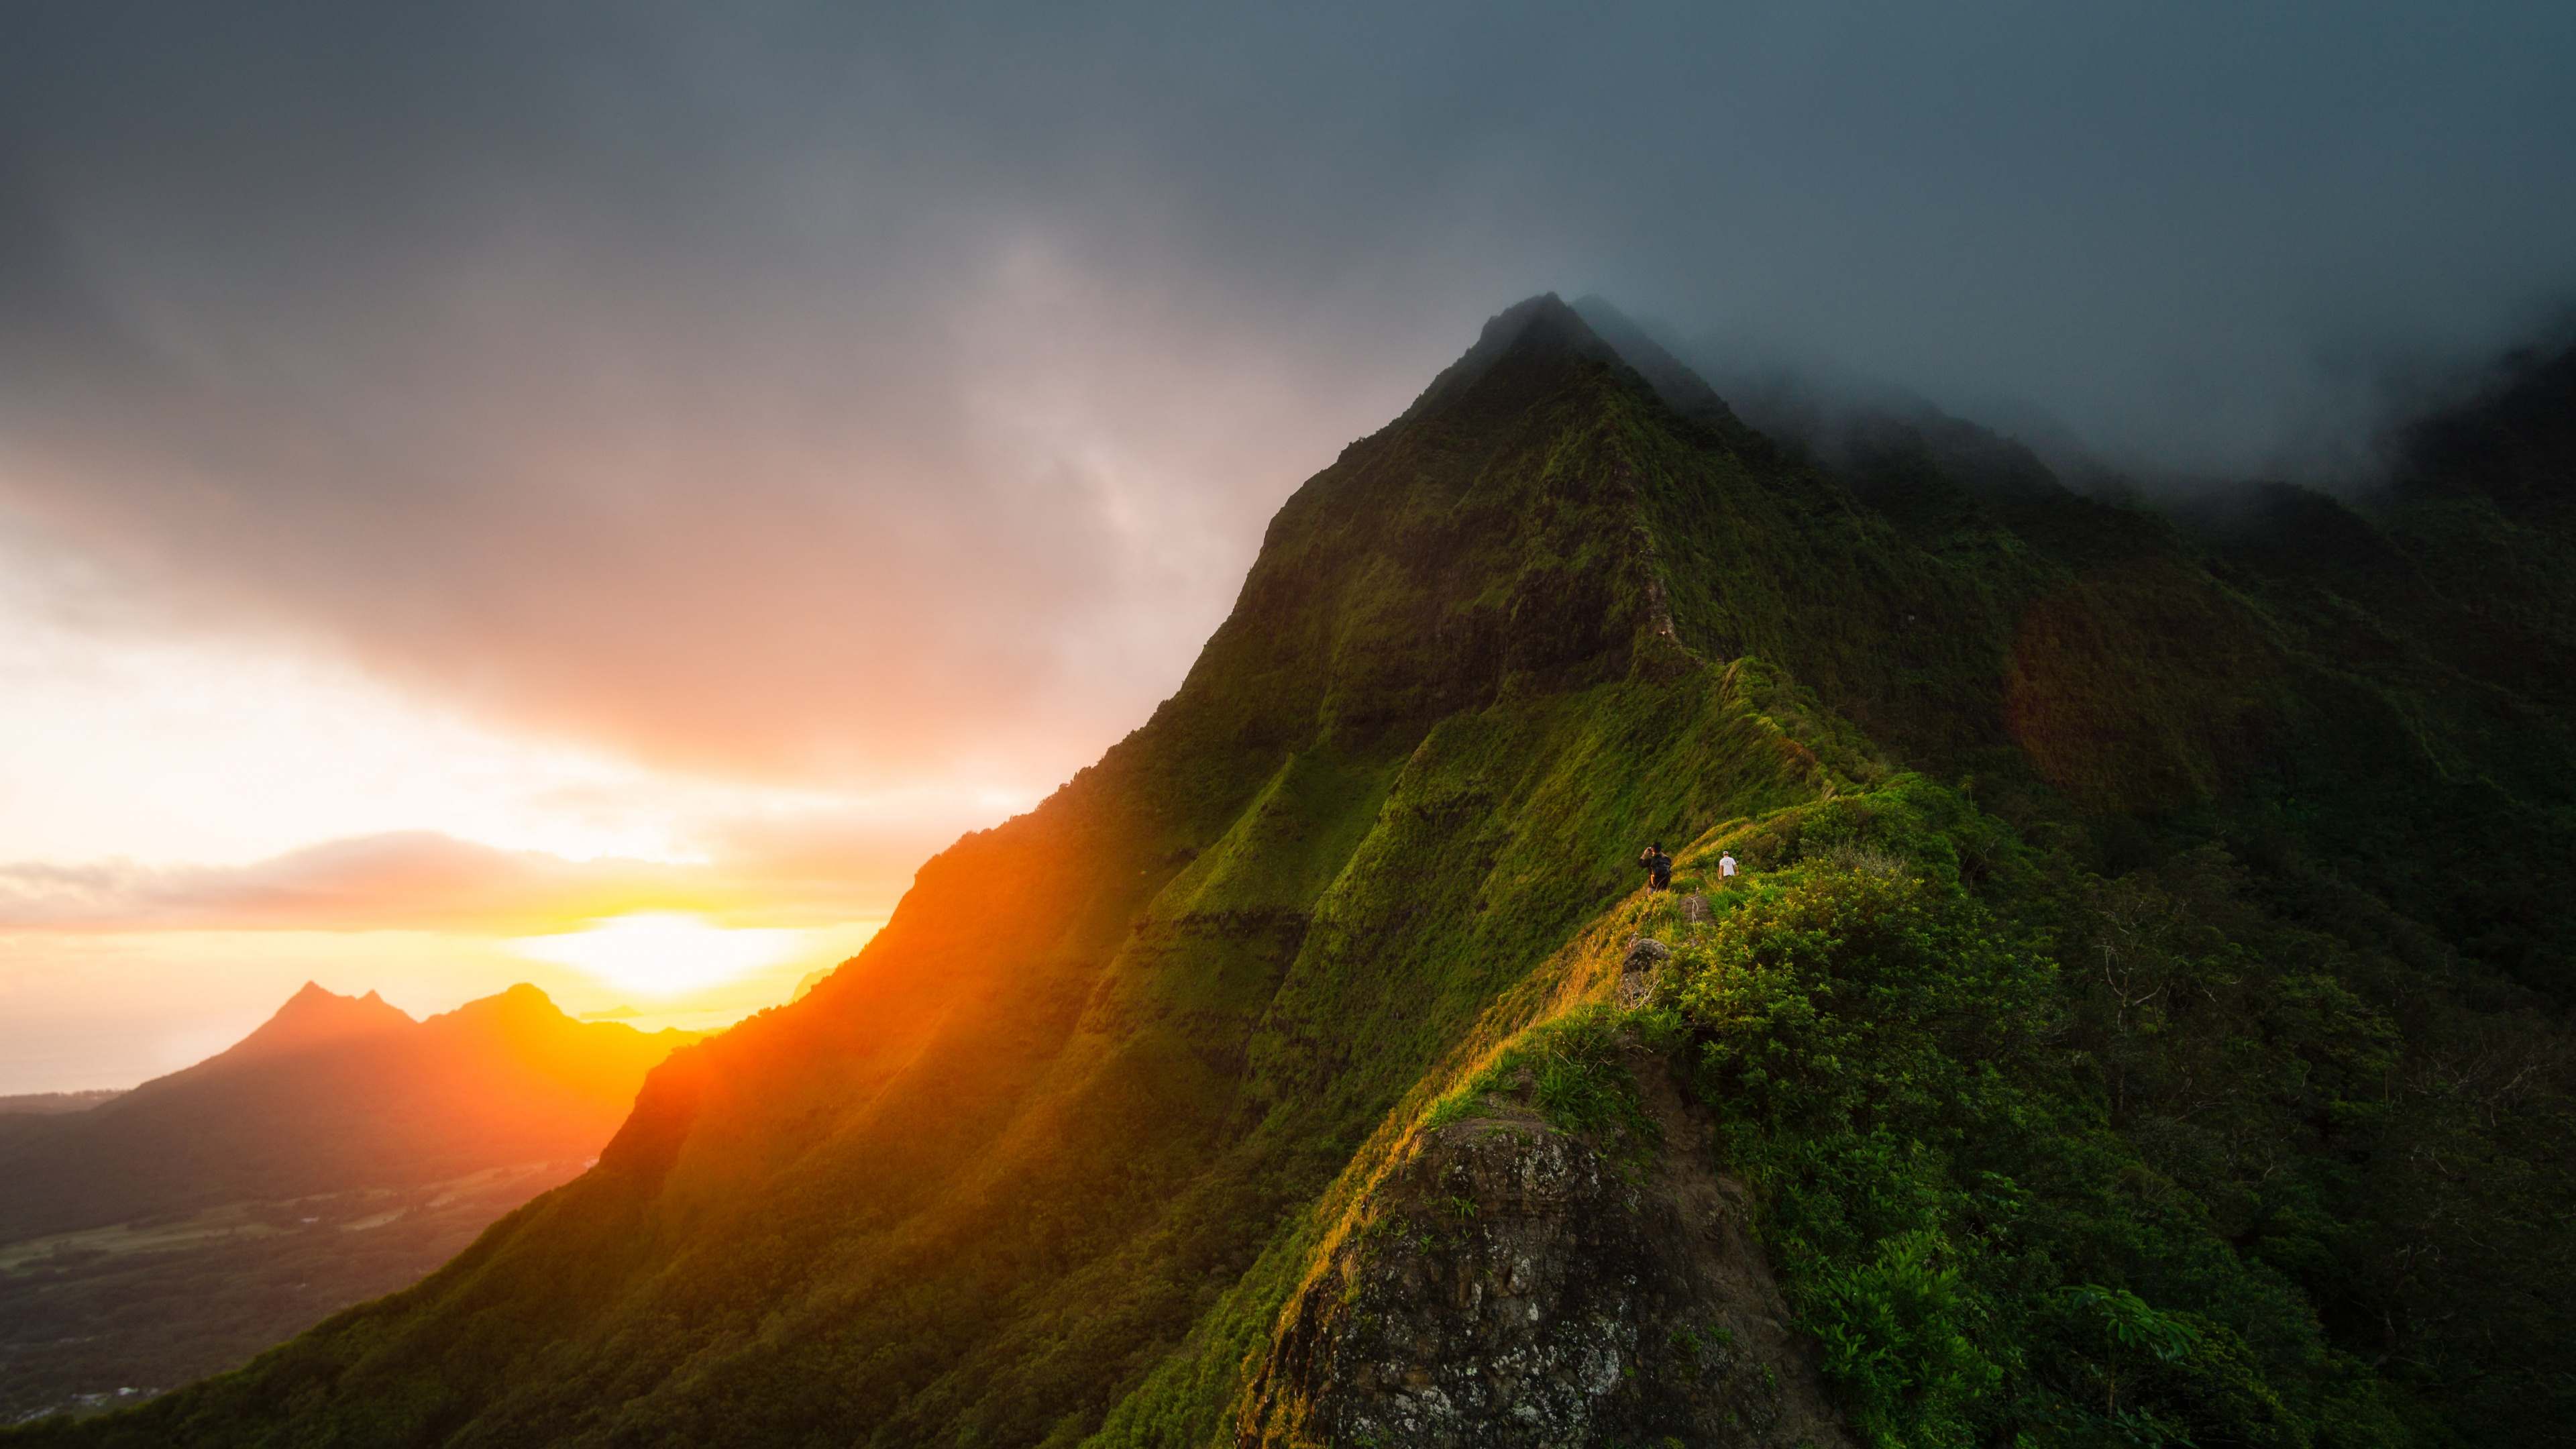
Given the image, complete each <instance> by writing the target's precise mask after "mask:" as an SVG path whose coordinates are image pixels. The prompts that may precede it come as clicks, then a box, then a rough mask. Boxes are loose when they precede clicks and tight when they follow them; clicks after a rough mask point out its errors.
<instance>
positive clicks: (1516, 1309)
mask: <svg viewBox="0 0 2576 1449" xmlns="http://www.w3.org/2000/svg"><path fill="white" fill-rule="evenodd" d="M1633 1065H1634V1069H1635V1076H1636V1079H1637V1085H1638V1096H1639V1101H1640V1105H1641V1106H1643V1107H1644V1109H1645V1111H1646V1114H1647V1117H1648V1118H1649V1119H1650V1121H1651V1124H1652V1128H1653V1129H1654V1130H1653V1133H1652V1134H1651V1135H1652V1137H1653V1138H1654V1139H1655V1140H1647V1139H1648V1134H1645V1133H1637V1132H1627V1131H1621V1130H1618V1129H1615V1128H1614V1129H1611V1130H1610V1131H1608V1132H1606V1133H1601V1134H1593V1133H1581V1134H1578V1133H1569V1132H1565V1131H1561V1130H1559V1129H1557V1128H1555V1127H1553V1126H1550V1125H1549V1124H1548V1123H1547V1122H1546V1121H1545V1120H1543V1119H1542V1118H1541V1117H1540V1116H1539V1115H1538V1114H1537V1113H1535V1112H1532V1111H1529V1110H1527V1109H1526V1108H1525V1107H1523V1106H1522V1105H1520V1104H1519V1103H1518V1102H1516V1101H1512V1100H1510V1099H1508V1098H1506V1097H1503V1096H1501V1095H1499V1094H1498V1095H1496V1096H1494V1097H1490V1098H1488V1099H1487V1100H1486V1102H1485V1104H1484V1107H1483V1110H1484V1111H1486V1112H1488V1113H1490V1115H1480V1116H1473V1117H1469V1118H1467V1119H1466V1120H1463V1121H1457V1122H1452V1123H1450V1124H1448V1125H1446V1126H1442V1127H1438V1128H1436V1129H1433V1130H1429V1131H1426V1132H1424V1133H1422V1134H1421V1135H1420V1136H1419V1137H1417V1138H1416V1139H1415V1140H1414V1142H1413V1144H1412V1146H1411V1147H1410V1149H1409V1150H1408V1151H1407V1153H1406V1154H1405V1155H1404V1156H1403V1157H1402V1159H1401V1160H1400V1161H1398V1162H1397V1163H1396V1164H1395V1165H1394V1166H1393V1168H1392V1169H1391V1170H1390V1171H1389V1172H1388V1173H1387V1174H1386V1176H1385V1177H1384V1178H1383V1179H1381V1180H1380V1181H1379V1183H1378V1184H1377V1185H1376V1186H1375V1187H1374V1188H1373V1189H1371V1191H1370V1192H1369V1193H1368V1194H1367V1196H1366V1197H1365V1198H1364V1199H1363V1201H1362V1203H1361V1206H1360V1207H1359V1209H1358V1211H1357V1212H1356V1213H1355V1214H1354V1220H1353V1224H1352V1226H1351V1228H1350V1230H1349V1231H1348V1232H1347V1233H1345V1234H1344V1235H1343V1236H1342V1238H1341V1239H1340V1241H1339V1242H1338V1243H1337V1244H1335V1245H1334V1246H1333V1247H1332V1248H1330V1249H1329V1250H1328V1251H1327V1252H1326V1253H1325V1254H1323V1255H1322V1258H1321V1261H1320V1263H1319V1264H1318V1267H1317V1269H1316V1271H1315V1272H1314V1273H1312V1274H1311V1275H1310V1276H1309V1277H1308V1279H1307V1281H1306V1282H1305V1284H1304V1285H1303V1286H1302V1287H1301V1288H1300V1289H1299V1290H1298V1292H1297V1294H1296V1296H1295V1298H1294V1299H1292V1300H1291V1302H1290V1304H1289V1306H1288V1309H1287V1311H1286V1313H1285V1314H1284V1315H1283V1316H1282V1319H1281V1325H1280V1333H1279V1336H1278V1338H1277V1339H1276V1340H1275V1342H1274V1344H1273V1346H1272V1348H1271V1351H1270V1354H1269V1357H1268V1359H1267V1361H1266V1363H1265V1364H1264V1365H1263V1368H1262V1371H1261V1375H1260V1377H1259V1379H1258V1381H1257V1382H1256V1384H1255V1386H1254V1388H1253V1391H1252V1394H1251V1396H1250V1399H1249V1402H1248V1404H1247V1408H1246V1411H1245V1414H1244V1416H1243V1420H1242V1423H1241V1426H1240V1431H1239V1434H1238V1438H1237V1442H1238V1444H1239V1445H1241V1446H1244V1449H1253V1446H1262V1449H1272V1446H1279V1449H1286V1446H1305V1445H1336V1446H1339V1445H1369V1444H1375V1445H1407V1446H1420V1449H1471V1446H1494V1449H1576V1446H1582V1449H1591V1446H1594V1445H1599V1444H1605V1443H1606V1444H1664V1443H1669V1442H1676V1441H1678V1442H1680V1443H1685V1444H1690V1445H1711V1446H1717V1445H1724V1446H1737V1445H1742V1446H1761V1449H1773V1446H1777V1449H1793V1446H1800V1445H1811V1446H1816V1449H1829V1446H1839V1445H1845V1444H1849V1443H1851V1442H1853V1441H1852V1439H1851V1438H1850V1436H1849V1435H1848V1433H1847V1432H1846V1431H1845V1429H1844V1427H1843V1425H1842V1423H1841V1420H1840V1418H1839V1416H1837V1415H1836V1414H1835V1412H1834V1411H1833V1409H1832V1407H1831V1406H1830V1404H1829V1403H1828V1402H1827V1400H1826V1397H1825V1394H1824V1389H1823V1385H1822V1383H1821V1381H1820V1379H1819V1377H1818V1374H1817V1372H1816V1367H1815V1361H1814V1357H1813V1353H1812V1351H1811V1348H1810V1346H1809V1345H1808V1344H1807V1343H1806V1342H1805V1341H1803V1340H1802V1339H1801V1338H1800V1336H1799V1335H1798V1334H1797V1332H1796V1330H1795V1329H1794V1327H1793V1326H1792V1325H1791V1323H1790V1315H1789V1309H1788V1305H1787V1302H1786V1301H1785V1299H1784V1298H1783V1297H1782V1295H1781V1292H1780V1289H1779V1286H1778V1283H1777V1282H1776V1281H1775V1279H1774V1278H1773V1275H1772V1272H1771V1268H1770V1265H1769V1263H1768V1262H1767V1261H1766V1260H1765V1258H1764V1256H1763V1253H1762V1249H1761V1247H1760V1245H1759V1244H1758V1243H1757V1242H1756V1241H1755V1239H1754V1237H1753V1234H1752V1232H1751V1230H1750V1222H1749V1204H1748V1203H1747V1201H1746V1198H1745V1196H1744V1194H1743V1192H1742V1190H1741V1189H1740V1188H1739V1187H1738V1186H1737V1185H1736V1184H1735V1183H1734V1182H1732V1181H1731V1180H1729V1179H1728V1178H1727V1177H1725V1176H1724V1175H1723V1174H1722V1173H1720V1172H1719V1171H1718V1169H1717V1166H1716V1163H1715V1160H1714V1158H1713V1156H1712V1153H1711V1148H1710V1143H1709V1130H1708V1127H1707V1125H1706V1123H1705V1121H1704V1120H1703V1117H1702V1114H1701V1113H1699V1112H1698V1111H1696V1110H1694V1109H1692V1108H1691V1107H1689V1106H1687V1105H1686V1104H1685V1102H1684V1099H1683V1097H1682V1094H1681V1093H1680V1092H1679V1091H1678V1090H1677V1089H1676V1088H1675V1087H1674V1085H1673V1083H1672V1081H1671V1079H1670V1075H1669V1072H1668V1069H1667V1068H1666V1066H1665V1064H1664V1062H1663V1061H1662V1060H1661V1059H1660V1058H1653V1057H1649V1056H1647V1055H1646V1054H1644V1053H1637V1054H1635V1057H1634V1061H1633Z"/></svg>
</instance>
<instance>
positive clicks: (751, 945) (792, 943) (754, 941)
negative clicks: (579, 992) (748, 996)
mask: <svg viewBox="0 0 2576 1449" xmlns="http://www.w3.org/2000/svg"><path fill="white" fill-rule="evenodd" d="M805 934H806V933H805V932H803V931H790V930H733V929H728V928H726V927H723V926H717V925H711V924H709V923H708V922H707V921H706V920H705V919H704V918H702V917H699V916H692V915H684V914H680V913H677V912H662V911H656V912H648V913H644V914H639V915H631V916H615V917H611V918H610V919H608V920H604V921H599V922H597V923H595V924H593V925H592V926H591V927H590V928H589V929H587V930H581V931H570V932H566V933H564V934H562V935H557V936H522V937H520V938H518V939H517V940H515V941H512V942H511V943H510V948H511V949H512V950H514V951H516V952H518V953H519V954H520V955H522V956H527V957H530V958H533V959H535V960H539V961H552V962H554V963H556V964H557V965H562V966H570V967H572V968H573V969H574V970H576V971H581V972H585V973H587V974H589V975H591V976H593V977H596V978H597V979H599V980H601V981H604V982H606V983H608V984H609V985H611V986H614V987H616V988H618V989H619V990H621V991H633V992H640V993H642V994H644V995H648V996H661V997H671V996H678V995H682V994H684V993H687V992H691V991H696V990H700V989H702V988H705V987H709V986H717V985H721V984H723V983H724V982H727V981H731V980H734V979H735V978H737V977H741V976H746V975H749V974H750V973H752V972H754V971H758V970H760V969H761V968H763V967H766V966H775V965H777V964H778V963H780V962H782V961H785V960H787V959H788V958H789V957H792V956H794V955H795V954H796V953H797V952H798V951H799V950H801V949H803V948H804V946H805Z"/></svg>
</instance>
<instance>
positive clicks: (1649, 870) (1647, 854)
mask: <svg viewBox="0 0 2576 1449" xmlns="http://www.w3.org/2000/svg"><path fill="white" fill-rule="evenodd" d="M1637 864H1639V865H1642V866H1644V867H1645V868H1646V888H1647V889H1648V890H1658V891H1668V890H1671V889H1672V888H1673V858H1672V857H1671V856H1669V855H1666V854H1664V847H1663V846H1662V845H1661V844H1657V843H1649V844H1648V845H1647V846H1646V848H1645V849H1644V850H1642V851H1640V852H1638V854H1637Z"/></svg>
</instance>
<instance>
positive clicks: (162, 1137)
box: [0, 983, 696, 1243]
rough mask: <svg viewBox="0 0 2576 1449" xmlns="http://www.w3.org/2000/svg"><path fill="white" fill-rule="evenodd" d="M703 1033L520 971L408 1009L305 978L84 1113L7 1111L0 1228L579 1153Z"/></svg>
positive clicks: (110, 1218)
mask: <svg viewBox="0 0 2576 1449" xmlns="http://www.w3.org/2000/svg"><path fill="white" fill-rule="evenodd" d="M695 1039H696V1034H694V1033H686V1032H679V1031H663V1032H659V1033H654V1034H651V1035H647V1034H646V1033H643V1032H639V1031H636V1030H634V1029H633V1028H631V1027H627V1026H623V1025H619V1024H616V1023H611V1022H596V1023H585V1022H579V1021H575V1020H573V1019H572V1018H570V1017H568V1016H565V1015H564V1014H563V1013H562V1012H560V1011H558V1010H556V1009H555V1006H554V1003H553V1002H551V1001H549V1000H547V999H546V995H545V993H544V992H542V991H539V990H538V989H537V988H535V987H533V986H528V985H520V986H514V987H511V988H510V989H509V990H507V991H505V992H502V993H501V994H499V995H497V996H489V997H485V998H483V999H481V1000H479V1001H470V1002H467V1003H466V1004H465V1005H463V1006H460V1007H458V1008H457V1009H456V1010H454V1011H451V1012H447V1013H445V1014H443V1015H439V1016H433V1017H430V1018H429V1019H428V1020H426V1021H415V1020H413V1019H412V1018H411V1017H410V1016H408V1015H406V1014H404V1013H403V1012H402V1011H401V1010H400V1009H398V1008H396V1007H393V1006H391V1005H388V1004H387V1003H386V1002H385V1001H384V999H383V998H381V997H379V996H377V995H376V994H375V993H374V992H369V993H367V994H366V995H365V996H361V997H348V996H337V995H334V994H332V993H331V992H328V991H325V990H323V989H322V988H321V987H319V986H316V985H312V984H309V983H308V984H307V985H306V986H305V987H304V989H303V990H301V991H299V992H297V993H296V994H295V996H294V998H293V999H292V1000H289V1001H288V1002H287V1003H286V1004H285V1005H284V1006H282V1007H280V1008H278V1011H277V1014H276V1015H275V1016H273V1017H271V1018H269V1020H268V1021H267V1022H266V1023H265V1024H263V1025H262V1026H261V1027H260V1028H259V1029H258V1030H256V1031H254V1032H252V1033H251V1034H250V1035H249V1036H247V1037H245V1038H243V1039H242V1040H241V1041H240V1042H239V1043H237V1044H236V1045H234V1046H233V1047H231V1048H230V1049H229V1050H226V1051H224V1052H222V1053H219V1054H218V1055H216V1056H213V1057H210V1058H208V1059H207V1060H205V1061H202V1062H199V1063H198V1064H197V1065H195V1066H193V1067H189V1068H187V1069H186V1070H184V1071H178V1072H173V1073H171V1074H170V1075H168V1076H166V1077H158V1078H155V1079H154V1080H152V1081H149V1082H145V1083H144V1084H143V1085H141V1086H139V1087H136V1088H135V1089H134V1090H132V1091H130V1092H125V1093H121V1094H118V1095H116V1096H114V1097H112V1098H110V1099H109V1100H107V1101H105V1102H102V1103H100V1104H98V1105H96V1106H94V1107H91V1108H89V1109H88V1110H86V1111H78V1112H57V1113H46V1114H41V1115H30V1114H9V1115H0V1243H6V1242H13V1241H16V1240H19V1239H22V1238H31V1237H38V1236H42V1235H45V1234H49V1233H61V1232H69V1231H73V1230H76V1229H81V1228H92V1227H100V1226H104V1225H106V1224H110V1223H120V1222H127V1221H131V1220H133V1219H136V1218H144V1217H153V1216H158V1215H163V1214H169V1213H184V1212H192V1211H195V1210H196V1209H199V1208H203V1207H208V1206H212V1205H215V1204H219V1203H230V1202H243V1201H250V1200H266V1199H280V1198H293V1197H304V1196H308V1195H311V1194H315V1193H328V1192H341V1191H346V1190H349V1189H352V1188H366V1187H408V1186H411V1185H413V1184H417V1183H425V1182H437V1181H442V1180H445V1179H449V1178H457V1177H463V1176H465V1175H467V1174H469V1173H472V1172H476V1171H479V1170H481V1169H484V1168H488V1167H498V1166H503V1165H506V1164H511V1163H520V1162H540V1161H546V1160H549V1159H553V1158H561V1157H583V1156H588V1155H591V1154H593V1153H596V1152H597V1151H598V1150H599V1147H600V1144H602V1143H604V1142H606V1141H607V1140H608V1137H609V1135H610V1134H611V1133H613V1132H614V1131H615V1130H616V1128H617V1124H618V1123H619V1122H620V1121H622V1120H623V1119H624V1118H625V1115H626V1111H627V1109H628V1107H629V1106H631V1105H632V1104H633V1102H634V1098H635V1089H636V1088H637V1086H638V1085H640V1084H641V1083H642V1081H643V1079H644V1074H645V1072H646V1071H648V1070H650V1069H651V1068H652V1067H654V1066H655V1065H657V1064H658V1063H660V1062H661V1060H662V1059H663V1058H665V1057H667V1056H669V1055H670V1054H671V1052H672V1050H673V1049H674V1048H676V1047H678V1046H680V1045H683V1044H685V1043H687V1042H689V1041H692V1040H695Z"/></svg>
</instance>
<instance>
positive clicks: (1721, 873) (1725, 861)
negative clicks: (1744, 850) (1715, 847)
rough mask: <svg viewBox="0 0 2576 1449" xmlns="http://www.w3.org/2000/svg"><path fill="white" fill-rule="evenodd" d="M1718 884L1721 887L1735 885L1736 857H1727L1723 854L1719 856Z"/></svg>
mask: <svg viewBox="0 0 2576 1449" xmlns="http://www.w3.org/2000/svg"><path fill="white" fill-rule="evenodd" d="M1717 883H1718V884H1719V885H1721V886H1730V885H1733V884H1735V857H1734V856H1732V855H1726V854H1721V855H1719V856H1718V858H1717Z"/></svg>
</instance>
